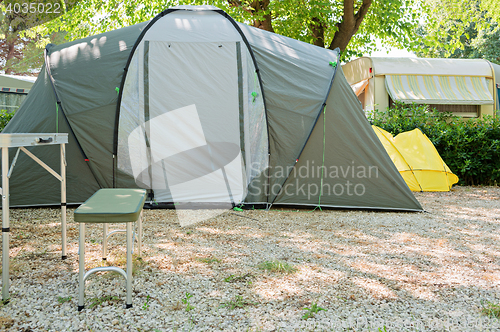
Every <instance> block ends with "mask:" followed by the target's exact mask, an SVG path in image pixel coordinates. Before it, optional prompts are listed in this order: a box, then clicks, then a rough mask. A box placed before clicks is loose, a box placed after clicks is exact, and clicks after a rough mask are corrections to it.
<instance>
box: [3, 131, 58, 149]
mask: <svg viewBox="0 0 500 332" xmlns="http://www.w3.org/2000/svg"><path fill="white" fill-rule="evenodd" d="M67 143H68V134H67V133H26V134H24V133H12V134H0V148H10V147H20V146H32V145H55V144H67Z"/></svg>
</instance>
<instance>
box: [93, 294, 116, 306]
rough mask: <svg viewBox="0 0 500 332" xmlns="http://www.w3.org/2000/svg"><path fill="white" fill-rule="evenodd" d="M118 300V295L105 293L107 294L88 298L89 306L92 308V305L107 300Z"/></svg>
mask: <svg viewBox="0 0 500 332" xmlns="http://www.w3.org/2000/svg"><path fill="white" fill-rule="evenodd" d="M118 300H119V298H118V296H111V295H107V296H103V297H94V298H92V299H90V302H91V303H90V306H89V308H90V309H92V308H93V307H96V306H98V305H101V304H103V303H104V302H107V301H109V302H117V301H118Z"/></svg>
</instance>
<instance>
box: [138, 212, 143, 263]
mask: <svg viewBox="0 0 500 332" xmlns="http://www.w3.org/2000/svg"><path fill="white" fill-rule="evenodd" d="M138 235H139V238H138V239H137V251H138V252H139V257H142V211H141V214H140V215H139V234H138Z"/></svg>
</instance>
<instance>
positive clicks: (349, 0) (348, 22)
mask: <svg viewBox="0 0 500 332" xmlns="http://www.w3.org/2000/svg"><path fill="white" fill-rule="evenodd" d="M371 4H372V0H363V3H362V4H361V6H360V7H359V9H358V11H357V12H356V14H354V0H344V14H343V16H342V21H340V22H339V23H337V24H336V27H337V32H336V33H335V35H334V36H333V40H332V42H331V44H330V47H328V48H329V49H331V50H333V49H336V48H337V47H338V48H340V50H341V51H344V50H345V49H346V47H347V45H348V44H349V42H350V41H351V38H352V36H354V35H355V34H356V33H357V32H358V29H359V27H360V26H361V23H362V22H363V19H364V18H365V16H366V14H367V13H368V10H369V9H370V6H371Z"/></svg>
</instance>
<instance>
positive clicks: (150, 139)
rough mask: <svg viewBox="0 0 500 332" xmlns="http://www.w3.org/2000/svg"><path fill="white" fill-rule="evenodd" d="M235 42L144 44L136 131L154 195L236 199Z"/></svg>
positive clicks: (239, 173) (240, 179) (240, 177)
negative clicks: (141, 123)
mask: <svg viewBox="0 0 500 332" xmlns="http://www.w3.org/2000/svg"><path fill="white" fill-rule="evenodd" d="M239 47H240V45H239V43H237V42H220V43H218V42H204V43H198V42H193V43H189V42H165V41H145V43H144V59H143V60H144V61H143V64H144V70H143V73H144V118H145V122H146V123H145V127H144V129H145V135H146V145H147V146H148V158H149V165H150V167H149V169H148V172H149V174H148V175H149V177H150V178H151V183H152V186H151V187H152V189H153V190H154V192H155V197H156V199H157V200H161V201H172V202H177V203H182V202H189V203H192V202H217V203H234V204H236V203H239V202H241V201H242V200H243V198H244V195H245V193H244V191H245V185H244V183H245V179H244V171H243V169H244V163H243V159H242V154H241V145H242V140H241V139H240V137H241V135H240V134H241V131H240V126H241V124H240V113H241V112H242V106H241V105H242V100H241V99H242V98H241V87H239V84H241V82H243V80H242V79H241V75H242V71H241V57H240V52H239ZM241 127H242V126H241Z"/></svg>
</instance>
